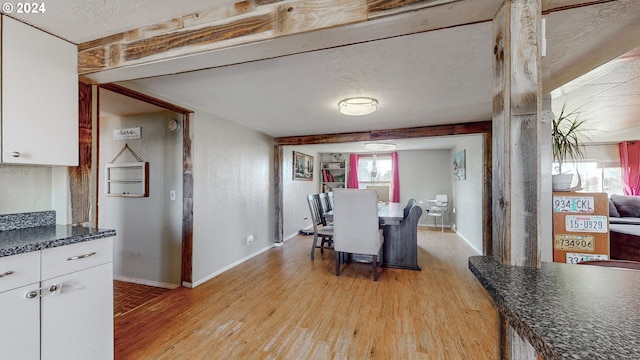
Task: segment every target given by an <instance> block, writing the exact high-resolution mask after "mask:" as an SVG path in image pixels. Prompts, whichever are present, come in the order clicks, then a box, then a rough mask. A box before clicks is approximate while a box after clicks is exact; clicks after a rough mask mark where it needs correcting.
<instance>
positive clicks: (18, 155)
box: [11, 151, 22, 157]
mask: <svg viewBox="0 0 640 360" xmlns="http://www.w3.org/2000/svg"><path fill="white" fill-rule="evenodd" d="M20 155H22V154H20V151H13V152H11V156H13V157H20Z"/></svg>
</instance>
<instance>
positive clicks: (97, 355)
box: [41, 263, 113, 360]
mask: <svg viewBox="0 0 640 360" xmlns="http://www.w3.org/2000/svg"><path fill="white" fill-rule="evenodd" d="M60 286H62V288H61V289H60V293H59V294H57V295H44V296H43V297H42V314H41V318H42V325H41V334H42V335H41V336H42V345H41V346H42V356H41V359H42V360H57V359H60V360H71V359H78V360H82V359H95V360H99V359H113V267H112V265H111V263H109V264H103V265H99V266H95V267H91V268H89V269H86V270H82V271H78V272H74V273H71V274H67V275H63V276H59V277H57V278H53V279H50V280H46V281H44V282H43V283H42V287H43V288H44V289H45V290H44V291H45V292H49V289H50V288H51V287H60ZM53 292H55V290H54V291H53Z"/></svg>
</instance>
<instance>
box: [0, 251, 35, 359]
mask: <svg viewBox="0 0 640 360" xmlns="http://www.w3.org/2000/svg"><path fill="white" fill-rule="evenodd" d="M39 289H40V252H39V251H37V252H32V253H27V254H20V255H14V256H9V257H3V258H0V319H2V320H0V321H1V324H2V325H0V349H2V350H1V351H2V355H1V357H2V358H3V359H38V357H39V356H40V301H39V300H38V294H39V291H38V290H39ZM28 294H31V295H28Z"/></svg>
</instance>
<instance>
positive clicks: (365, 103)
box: [338, 97, 378, 116]
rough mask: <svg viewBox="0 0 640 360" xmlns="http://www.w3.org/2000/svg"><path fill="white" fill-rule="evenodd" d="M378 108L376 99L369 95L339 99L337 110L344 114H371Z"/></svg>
mask: <svg viewBox="0 0 640 360" xmlns="http://www.w3.org/2000/svg"><path fill="white" fill-rule="evenodd" d="M377 109H378V100H376V99H374V98H370V97H352V98H348V99H344V100H340V102H339V103H338V110H340V112H341V113H343V114H345V115H351V116H360V115H367V114H371V113H372V112H374V111H376V110H377Z"/></svg>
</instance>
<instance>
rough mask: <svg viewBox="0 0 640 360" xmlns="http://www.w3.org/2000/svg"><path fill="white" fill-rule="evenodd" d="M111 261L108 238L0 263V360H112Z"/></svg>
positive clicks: (18, 256) (22, 256) (26, 255)
mask: <svg viewBox="0 0 640 360" xmlns="http://www.w3.org/2000/svg"><path fill="white" fill-rule="evenodd" d="M34 257H35V258H37V262H34V261H33V259H34ZM16 259H17V260H20V261H16ZM112 259H113V250H112V240H111V239H110V238H105V239H98V240H93V241H87V242H83V243H79V244H74V245H67V246H62V247H58V248H53V249H47V250H43V251H41V252H32V253H28V254H21V255H14V256H9V257H4V258H0V275H2V274H6V273H11V274H10V275H6V276H5V277H0V319H2V320H1V321H2V326H0V349H1V350H0V351H2V352H1V354H2V358H5V356H6V358H7V359H19V360H22V359H24V360H31V359H42V360H50V359H65V360H74V359H78V360H84V359H92V360H93V359H96V360H100V359H113V265H112ZM27 260H28V261H27ZM20 264H22V265H20ZM24 264H30V267H28V268H25V265H24ZM34 268H36V269H35V271H36V272H37V274H38V279H37V282H35V283H31V284H20V286H18V287H16V285H15V279H16V278H18V275H20V276H22V277H23V278H27V279H32V276H26V277H25V274H24V273H25V272H28V273H30V274H31V273H32V272H34ZM30 274H29V275H30ZM14 275H15V277H14V280H12V282H13V283H12V284H10V283H9V281H8V280H7V279H9V278H11V277H12V276H14ZM3 280H7V281H4V283H5V286H4V287H3ZM27 281H31V280H27ZM7 284H9V285H10V286H11V288H10V289H7V287H8V286H6V285H7Z"/></svg>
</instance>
